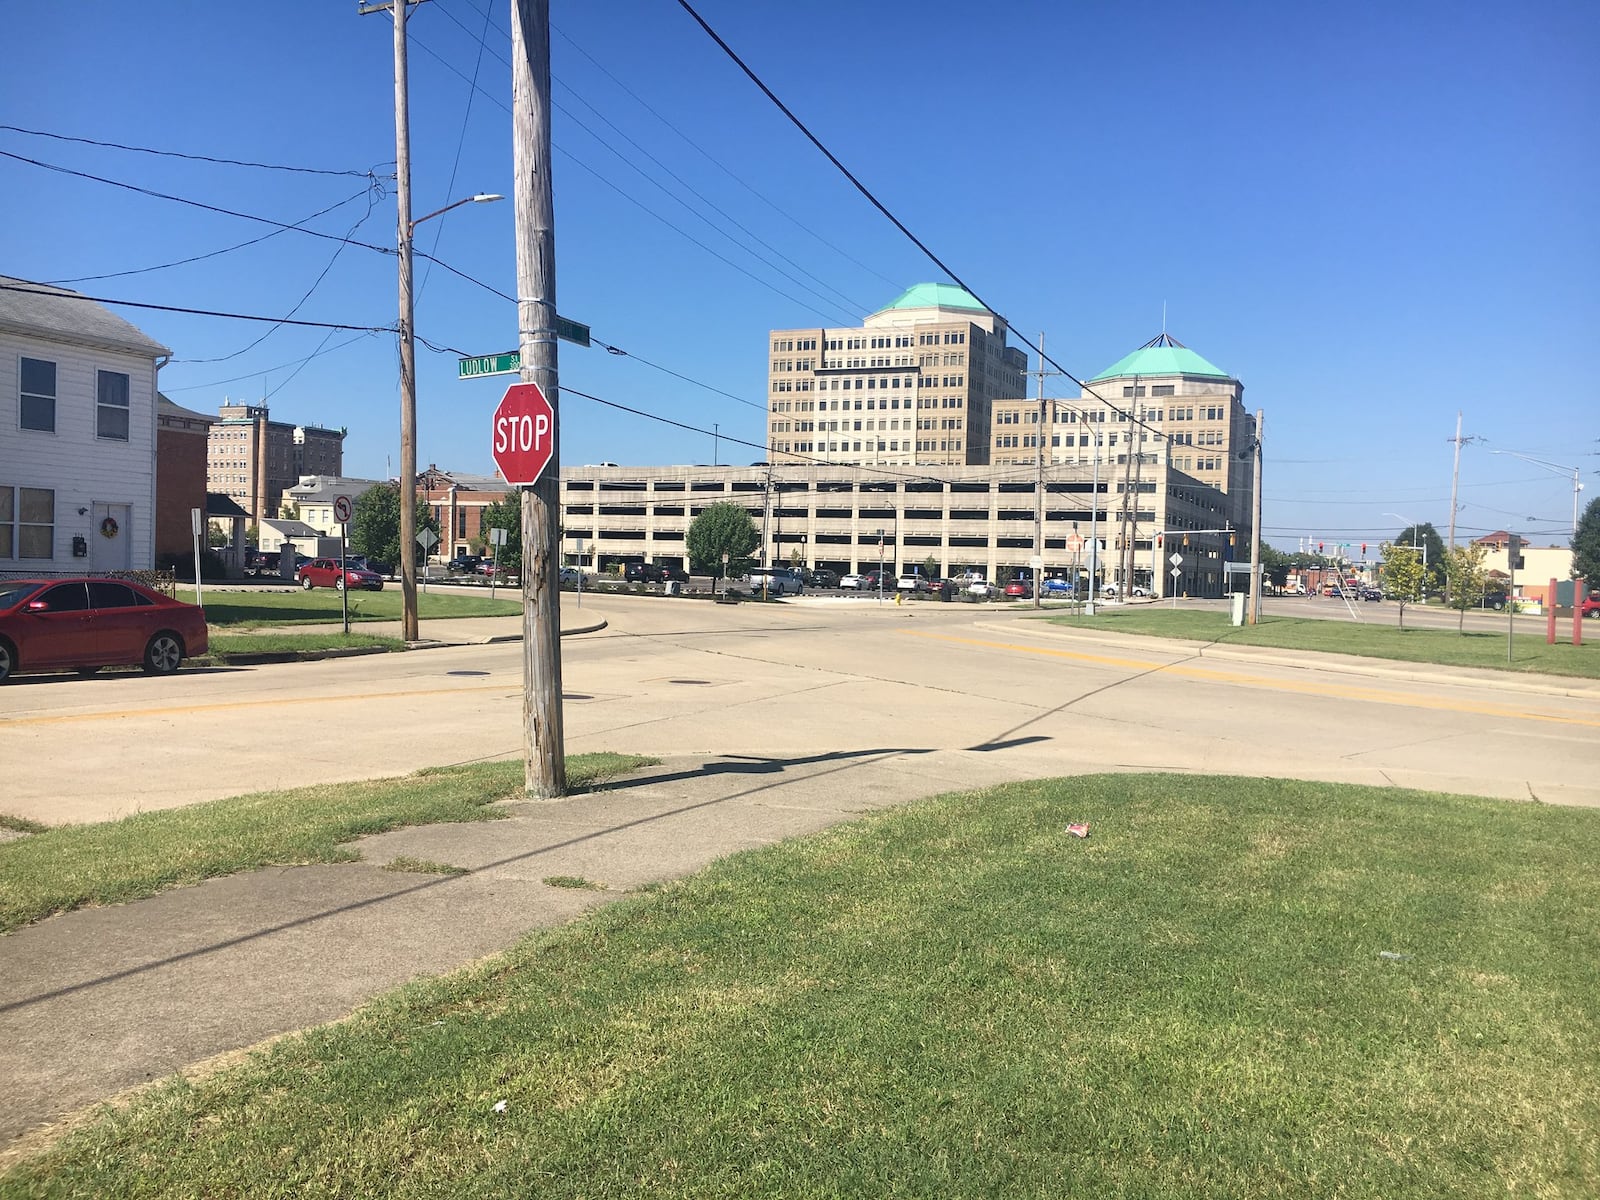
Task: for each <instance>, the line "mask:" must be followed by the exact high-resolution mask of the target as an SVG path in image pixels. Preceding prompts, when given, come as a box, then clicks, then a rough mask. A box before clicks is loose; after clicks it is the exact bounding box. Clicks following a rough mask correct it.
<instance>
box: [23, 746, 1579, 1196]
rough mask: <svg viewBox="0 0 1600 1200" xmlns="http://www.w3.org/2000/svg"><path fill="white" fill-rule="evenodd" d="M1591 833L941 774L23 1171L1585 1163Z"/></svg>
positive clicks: (676, 1180)
mask: <svg viewBox="0 0 1600 1200" xmlns="http://www.w3.org/2000/svg"><path fill="white" fill-rule="evenodd" d="M1073 821H1088V822H1089V823H1090V825H1091V836H1090V837H1089V838H1088V839H1087V840H1080V839H1078V838H1075V837H1073V836H1070V835H1069V834H1068V833H1067V831H1066V828H1065V827H1066V825H1067V824H1068V823H1069V822H1073ZM1597 862H1600V814H1597V813H1594V812H1588V811H1582V810H1574V809H1557V808H1548V807H1543V806H1538V805H1513V804H1508V803H1501V802H1494V801H1487V800H1480V799H1472V798H1466V797H1452V796H1439V795H1432V794H1426V793H1417V792H1405V791H1399V790H1392V789H1368V788H1358V787H1350V786H1332V785H1319V784H1309V783H1296V782H1285V781H1274V780H1241V779H1226V778H1210V777H1193V776H1178V775H1116V776H1099V777H1089V778H1078V779H1070V780H1053V781H1047V782H1041V783H1035V784H1025V785H1012V786H1006V787H1001V788H995V789H990V790H986V791H981V792H977V793H971V794H965V795H957V796H950V797H944V798H940V799H938V800H934V801H929V802H924V803H919V804H915V805H911V806H908V807H906V808H904V809H899V810H895V811H892V812H889V813H885V814H880V815H878V816H875V817H872V818H869V819H867V820H864V821H861V822H857V823H854V824H851V825H848V826H842V827H839V828H836V829H834V830H831V831H829V832H826V833H824V834H821V835H818V836H815V837H810V838H807V839H804V840H800V841H796V842H791V843H787V844H784V845H781V846H777V847H772V848H768V849H764V850H760V851H753V852H749V853H746V854H743V855H739V856H736V857H734V858H731V859H728V860H724V861H723V862H721V863H719V864H717V865H715V866H714V867H712V868H711V869H709V870H707V871H705V872H703V873H701V874H699V875H698V876H695V877H693V878H690V879H688V880H685V881H682V882H679V883H674V884H669V885H666V886H664V887H662V888H660V889H657V890H655V891H652V892H650V893H648V894H645V895H641V896H637V897H633V898H630V899H627V900H623V901H621V902H619V903H617V904H614V905H612V906H610V907H608V908H605V909H603V910H601V911H599V912H598V913H596V914H594V915H592V916H590V917H589V918H586V919H584V920H582V921H579V922H577V923H574V924H572V925H570V926H567V927H565V928H562V929H559V930H555V931H551V932H547V933H542V934H539V935H536V936H533V937H531V938H529V939H528V940H526V941H525V942H524V943H523V944H522V945H520V946H519V947H518V948H517V949H516V950H514V951H512V952H510V953H508V954H506V955H503V956H499V957H497V958H495V959H492V960H489V961H488V962H486V963H484V964H482V965H480V966H479V967H477V968H475V969H472V970H468V971H464V972H461V973H457V974H455V975H452V976H449V977H446V978H443V979H439V980H432V981H427V982H423V983H419V984H415V985H413V986H410V987H408V988H406V989H403V990H401V991H400V992H398V993H395V994H393V995H391V996H390V997H388V998H385V999H383V1000H381V1001H379V1002H377V1003H374V1004H372V1005H370V1006H369V1007H367V1008H366V1009H364V1010H362V1011H361V1012H360V1013H358V1014H356V1015H355V1016H354V1017H353V1018H351V1019H350V1020H347V1021H344V1022H341V1023H339V1024H337V1025H332V1026H328V1027H324V1028H321V1029H317V1030H313V1031H311V1032H309V1033H306V1034H304V1035H301V1036H298V1037H295V1038H291V1039H286V1040H284V1041H281V1042H278V1043H275V1044H274V1045H272V1046H271V1047H268V1048H266V1049H263V1050H262V1051H260V1052H258V1053H257V1054H256V1055H255V1056H253V1058H252V1059H251V1060H250V1061H248V1062H247V1063H246V1064H244V1065H243V1066H241V1067H237V1068H234V1069H229V1070H225V1071H222V1072H220V1073H217V1074H214V1075H211V1076H209V1077H207V1078H205V1079H203V1080H200V1081H197V1082H195V1083H192V1084H191V1083H183V1082H172V1083H169V1084H165V1085H162V1086H161V1087H159V1088H157V1089H154V1090H153V1091H151V1092H147V1093H145V1094H143V1095H141V1096H139V1097H138V1098H136V1099H135V1100H134V1101H133V1102H132V1103H131V1105H130V1106H129V1107H127V1108H126V1109H123V1110H117V1111H114V1112H108V1113H107V1114H106V1115H105V1116H104V1117H103V1118H102V1119H100V1120H99V1121H98V1122H96V1123H94V1124H91V1125H90V1126H88V1127H86V1128H85V1129H82V1130H80V1131H79V1132H78V1133H76V1134H73V1135H71V1136H69V1137H68V1138H67V1139H66V1140H64V1141H63V1142H62V1143H60V1144H59V1145H58V1146H57V1147H55V1148H54V1149H53V1150H51V1151H49V1152H47V1153H46V1154H45V1155H44V1156H43V1157H41V1158H38V1159H35V1160H32V1161H30V1162H27V1163H24V1164H22V1165H21V1166H19V1167H17V1168H15V1169H14V1170H13V1171H12V1172H11V1173H9V1174H8V1175H7V1176H5V1177H4V1179H3V1180H0V1195H6V1196H24V1195H25V1196H90V1195H92V1196H101V1197H115V1196H150V1197H157V1196H159V1197H169V1196H205V1197H291V1196H296V1197H298V1196H307V1195H339V1196H351V1197H357V1196H360V1197H365V1196H383V1197H423V1196H428V1197H433V1196H438V1197H444V1196H448V1197H491V1196H493V1197H502V1196H540V1197H652V1198H654V1197H696V1198H698V1197H739V1198H741V1200H742V1198H745V1197H769V1196H770V1197H806V1198H810V1197H880V1196H919V1197H920V1196H926V1197H940V1198H943V1197H984V1198H988V1197H1006V1196H1025V1197H1040V1198H1050V1200H1054V1198H1057V1197H1096V1198H1098V1197H1109V1196H1125V1197H1178V1196H1181V1197H1216V1198H1218V1200H1222V1198H1226V1200H1235V1198H1239V1197H1246V1198H1248V1197H1280V1196H1288V1197H1295V1198H1297V1200H1299V1198H1315V1197H1382V1198H1385V1200H1390V1198H1394V1197H1407V1198H1410V1197H1463V1196H1466V1197H1478V1196H1482V1197H1490V1196H1496V1197H1498V1196H1507V1195H1527V1196H1540V1197H1573V1198H1579V1197H1583V1198H1589V1197H1593V1196H1595V1195H1597V1194H1600V1137H1597V1136H1596V1133H1597V1130H1600V1089H1597V1088H1596V1086H1595V1080H1596V1078H1600V966H1597V964H1600V926H1597V924H1596V922H1595V920H1594V914H1595V912H1596V911H1600V882H1597V881H1600V874H1597V868H1596V863H1597ZM1390 956H1393V957H1390Z"/></svg>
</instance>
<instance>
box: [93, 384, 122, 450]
mask: <svg viewBox="0 0 1600 1200" xmlns="http://www.w3.org/2000/svg"><path fill="white" fill-rule="evenodd" d="M95 391H96V402H97V405H96V413H95V436H96V437H102V438H109V439H111V440H112V441H117V442H125V441H127V440H128V377H127V376H126V375H124V374H123V373H122V372H120V371H99V372H97V373H96V387H95Z"/></svg>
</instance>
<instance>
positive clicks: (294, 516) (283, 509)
mask: <svg viewBox="0 0 1600 1200" xmlns="http://www.w3.org/2000/svg"><path fill="white" fill-rule="evenodd" d="M278 516H279V517H280V518H281V519H283V520H285V521H298V520H299V519H300V506H299V505H298V504H296V503H295V502H294V501H293V500H285V501H284V502H283V504H282V506H280V507H279V509H278Z"/></svg>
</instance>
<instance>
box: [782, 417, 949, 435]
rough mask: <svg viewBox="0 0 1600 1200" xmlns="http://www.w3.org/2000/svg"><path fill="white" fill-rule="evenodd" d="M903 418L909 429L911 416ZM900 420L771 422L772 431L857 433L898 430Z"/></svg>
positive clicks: (928, 424) (890, 418) (929, 423)
mask: <svg viewBox="0 0 1600 1200" xmlns="http://www.w3.org/2000/svg"><path fill="white" fill-rule="evenodd" d="M904 420H905V426H904V428H906V429H910V428H911V418H910V417H906V418H904ZM900 421H901V418H900V417H886V418H883V419H881V420H873V419H871V418H868V420H867V422H866V424H865V425H864V426H863V425H862V423H861V422H860V421H849V420H843V421H774V422H772V432H773V433H812V432H817V433H828V432H830V431H831V432H833V433H840V432H848V431H850V430H852V429H853V430H855V431H856V432H857V433H859V432H861V431H862V429H865V430H866V431H867V432H869V433H870V432H872V431H874V430H878V429H892V430H898V429H900V428H901V427H902V426H901V424H900ZM944 427H945V428H946V429H960V428H961V422H960V421H959V420H957V421H953V422H952V421H946V422H945V425H944ZM917 428H919V429H933V428H935V426H934V424H933V423H932V422H931V421H929V422H928V423H927V424H919V425H918V426H917Z"/></svg>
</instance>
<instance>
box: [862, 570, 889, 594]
mask: <svg viewBox="0 0 1600 1200" xmlns="http://www.w3.org/2000/svg"><path fill="white" fill-rule="evenodd" d="M893 582H894V579H893V576H890V575H886V574H885V573H884V572H882V571H868V572H867V573H866V574H865V575H863V576H862V577H861V590H862V591H863V592H875V591H877V590H878V588H879V587H880V586H883V587H888V586H889V585H890V584H891V583H893Z"/></svg>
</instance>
